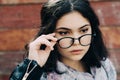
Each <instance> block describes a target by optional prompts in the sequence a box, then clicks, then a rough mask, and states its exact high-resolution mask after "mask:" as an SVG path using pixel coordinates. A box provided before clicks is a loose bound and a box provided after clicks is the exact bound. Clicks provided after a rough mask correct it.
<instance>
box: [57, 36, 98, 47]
mask: <svg viewBox="0 0 120 80" xmlns="http://www.w3.org/2000/svg"><path fill="white" fill-rule="evenodd" d="M86 35H91V41H92V37H94V36H96V34H84V35H82V36H80V37H78V38H73V37H63V38H60V39H58V40H57V43H58V45H59V46H60V44H59V42H60V40H62V39H64V38H70V39H72V43H71V45H70V46H68V47H61V46H60V48H63V49H66V48H69V47H71V46H72V45H73V44H74V42H75V40H78V41H79V43H80V45H81V46H88V45H90V44H91V43H90V44H87V45H83V44H82V43H81V42H80V39H81V38H82V37H84V36H86Z"/></svg>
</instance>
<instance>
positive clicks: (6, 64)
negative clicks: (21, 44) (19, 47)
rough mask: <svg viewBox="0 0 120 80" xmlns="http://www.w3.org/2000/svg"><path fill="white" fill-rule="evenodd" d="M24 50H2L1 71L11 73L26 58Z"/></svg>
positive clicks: (0, 53) (0, 54)
mask: <svg viewBox="0 0 120 80" xmlns="http://www.w3.org/2000/svg"><path fill="white" fill-rule="evenodd" d="M24 54H25V52H24V51H14V52H11V51H9V52H7V51H6V52H0V73H2V74H9V73H11V72H12V70H13V69H14V68H15V67H16V65H17V64H19V63H20V62H21V61H22V60H23V58H24Z"/></svg>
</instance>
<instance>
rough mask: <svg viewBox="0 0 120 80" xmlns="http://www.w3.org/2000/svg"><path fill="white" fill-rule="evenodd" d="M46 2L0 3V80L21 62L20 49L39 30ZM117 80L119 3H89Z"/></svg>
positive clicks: (104, 0) (97, 0) (8, 0)
mask: <svg viewBox="0 0 120 80" xmlns="http://www.w3.org/2000/svg"><path fill="white" fill-rule="evenodd" d="M46 1H47V0H0V80H8V77H9V75H10V74H11V72H12V71H13V69H14V68H15V66H16V65H17V64H18V63H19V62H21V61H22V60H23V56H24V53H25V52H24V45H25V44H26V43H28V42H29V41H30V40H31V39H33V38H34V36H35V34H36V33H37V31H38V29H39V26H40V23H41V22H40V10H41V6H42V4H43V3H44V2H46ZM90 3H91V5H92V7H93V9H94V10H95V12H96V14H97V15H98V17H99V20H100V24H101V25H100V29H101V31H102V33H103V39H104V41H105V44H106V46H107V49H108V51H109V54H110V59H111V60H112V62H113V64H114V65H115V68H116V70H117V75H118V79H117V80H120V0H90Z"/></svg>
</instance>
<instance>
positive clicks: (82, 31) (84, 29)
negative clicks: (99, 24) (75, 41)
mask: <svg viewBox="0 0 120 80" xmlns="http://www.w3.org/2000/svg"><path fill="white" fill-rule="evenodd" d="M87 31H88V28H83V29H81V30H80V32H81V33H87Z"/></svg>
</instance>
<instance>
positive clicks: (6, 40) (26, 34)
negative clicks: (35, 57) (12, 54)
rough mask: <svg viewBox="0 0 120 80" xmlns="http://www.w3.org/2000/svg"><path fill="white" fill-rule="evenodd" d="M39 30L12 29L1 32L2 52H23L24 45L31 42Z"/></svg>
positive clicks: (0, 43)
mask: <svg viewBox="0 0 120 80" xmlns="http://www.w3.org/2000/svg"><path fill="white" fill-rule="evenodd" d="M36 33H37V29H11V30H1V31H0V45H1V46H0V50H2V51H3V50H4V51H5V50H7V51H8V50H23V49H24V45H25V44H26V43H27V42H29V41H30V40H31V39H33V37H34V36H35V34H36Z"/></svg>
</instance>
